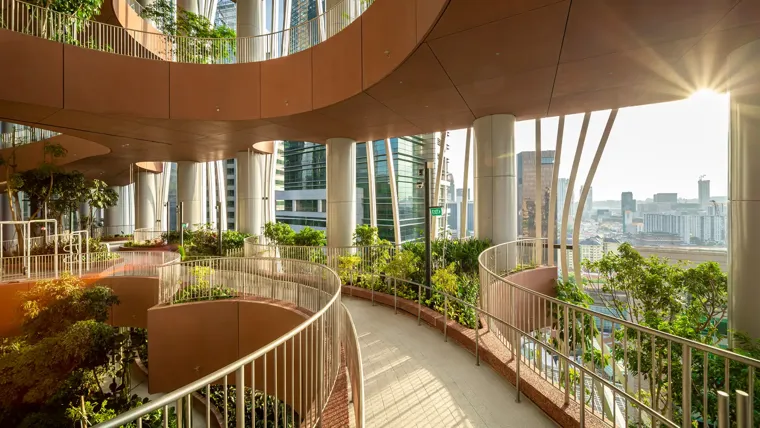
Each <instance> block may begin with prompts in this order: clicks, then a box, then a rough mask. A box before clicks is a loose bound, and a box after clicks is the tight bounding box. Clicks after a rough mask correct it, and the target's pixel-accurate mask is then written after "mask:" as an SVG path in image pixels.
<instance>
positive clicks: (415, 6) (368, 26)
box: [0, 0, 450, 174]
mask: <svg viewBox="0 0 760 428" xmlns="http://www.w3.org/2000/svg"><path fill="white" fill-rule="evenodd" d="M449 1H450V0H418V1H412V2H410V1H408V0H377V1H376V2H375V3H374V4H373V5H372V6H371V7H370V8H369V9H368V10H367V11H366V12H365V13H364V14H362V15H361V16H360V17H359V18H358V19H356V20H355V21H354V22H353V23H352V24H351V25H349V26H348V27H346V28H345V29H344V30H343V31H341V32H339V33H338V34H336V35H335V36H333V37H331V38H330V39H328V40H326V41H325V42H324V43H321V44H318V45H316V46H314V47H313V48H309V49H307V50H305V51H303V52H299V53H297V54H293V55H289V56H286V57H283V58H279V59H275V60H270V61H264V62H260V63H247V64H234V65H196V64H181V63H171V64H166V62H163V61H151V60H140V59H137V58H131V57H127V56H122V55H112V54H108V53H103V52H97V51H93V50H87V49H83V48H79V47H74V46H68V45H63V46H62V48H63V49H61V45H58V44H55V43H52V42H47V41H44V40H39V39H34V40H29V39H28V38H27V37H26V36H22V35H19V34H14V33H10V34H7V37H8V38H9V39H10V42H11V43H8V44H6V46H13V45H14V44H16V43H18V44H19V47H18V48H17V49H23V48H24V47H26V48H27V49H28V48H29V47H31V46H41V47H42V50H43V52H41V53H40V55H39V56H38V58H40V59H43V60H44V59H45V58H52V59H50V60H44V61H42V62H44V63H45V64H37V66H38V67H37V69H40V67H39V66H41V65H47V66H50V65H52V63H56V64H57V65H55V66H53V67H43V68H48V69H49V72H48V73H46V74H52V73H59V72H60V71H61V70H62V69H63V68H64V67H62V64H63V51H65V54H66V58H67V59H69V58H70V61H71V62H70V63H68V64H66V67H65V68H66V70H69V68H70V66H73V67H77V65H76V64H77V63H81V64H80V65H79V66H84V67H87V68H90V69H92V68H91V67H93V66H96V65H97V64H98V62H101V64H102V63H103V62H105V63H111V65H110V66H108V65H106V66H105V67H103V68H104V69H109V68H111V67H115V68H117V69H118V68H119V67H124V68H126V70H123V71H122V73H117V74H118V75H120V76H123V75H124V72H125V71H126V72H127V73H126V74H130V72H131V71H139V72H141V73H143V74H144V75H147V76H148V77H150V76H151V74H153V73H151V72H150V70H147V73H145V71H146V70H145V69H144V68H143V67H145V68H153V67H163V68H164V69H166V70H167V71H168V69H169V67H167V65H169V66H170V67H171V69H172V70H173V71H174V70H175V68H176V69H178V70H180V71H182V69H183V68H189V69H193V70H194V71H195V72H198V71H200V74H204V73H205V74H206V76H209V77H211V76H213V74H215V73H218V72H220V71H222V72H224V73H222V75H221V77H222V78H220V77H219V76H217V77H216V78H212V79H208V78H207V79H203V81H204V82H207V81H210V80H211V82H210V84H209V85H210V86H214V85H215V84H217V85H218V84H219V83H214V82H223V83H222V85H223V86H225V85H228V84H229V81H230V79H229V78H230V77H234V76H235V75H237V76H239V77H240V78H249V77H250V76H247V75H246V74H247V71H248V70H243V72H242V73H241V71H240V69H243V68H245V67H254V68H256V69H257V70H259V72H263V70H261V69H262V68H265V67H269V66H270V65H271V67H269V70H268V72H269V73H270V75H271V74H277V71H278V69H281V68H283V67H291V66H292V65H293V64H294V63H297V62H299V61H301V62H306V63H307V64H308V68H309V73H310V74H309V76H308V78H307V79H306V80H308V81H309V85H308V86H307V87H306V88H305V90H304V91H303V92H304V93H307V94H308V95H310V96H309V97H308V98H309V100H310V102H309V104H308V105H307V106H303V107H299V108H297V109H293V108H290V109H288V108H287V104H288V103H287V101H286V102H285V108H283V107H282V106H280V108H279V109H277V108H275V109H270V110H273V111H270V112H262V111H259V112H257V113H259V114H257V115H256V116H255V117H251V118H246V117H232V118H228V119H221V118H219V117H218V116H216V117H212V118H208V117H206V118H203V117H195V118H193V117H181V116H182V115H180V118H178V119H177V120H176V123H177V124H179V123H182V124H184V123H190V122H192V121H201V122H203V121H206V124H210V123H211V121H217V123H221V124H222V125H220V126H224V127H227V128H228V129H234V128H235V127H238V128H239V129H244V130H246V128H253V127H256V126H260V125H261V124H264V125H265V128H266V127H269V128H268V129H265V130H264V131H262V132H257V131H258V128H256V129H255V130H254V132H251V133H250V136H246V137H250V138H248V141H249V142H247V143H246V144H242V143H241V142H240V141H223V140H221V139H219V140H218V141H215V142H213V143H216V144H218V145H217V146H215V147H210V150H211V151H213V152H214V153H221V151H220V147H223V148H225V149H226V152H224V156H223V157H219V158H220V159H222V158H226V157H227V156H228V155H229V154H230V153H228V152H232V153H234V151H233V150H245V147H251V143H250V141H251V140H254V141H256V140H258V142H259V143H260V142H267V141H271V139H272V136H270V137H269V138H266V135H262V134H266V133H270V132H269V130H270V129H276V128H279V129H290V130H294V129H298V126H295V127H290V128H288V123H287V122H288V121H289V120H290V119H291V118H292V117H293V116H295V115H298V114H300V113H309V112H318V113H320V114H321V112H322V111H323V110H324V109H325V108H331V107H336V106H337V108H338V109H346V108H348V109H351V108H353V107H351V106H352V105H353V102H354V101H355V100H357V99H360V100H361V99H368V98H370V97H369V96H367V95H363V96H362V97H359V98H357V97H356V96H357V95H360V94H362V93H364V92H365V91H366V90H368V89H370V88H373V87H374V86H376V85H378V84H380V83H381V82H382V81H383V79H386V78H387V77H388V76H389V75H391V74H392V73H393V72H394V71H395V70H396V69H398V67H399V66H401V65H402V64H403V63H404V62H405V61H406V60H407V59H408V58H409V57H410V56H411V55H413V54H414V52H415V51H416V50H417V49H418V48H419V47H420V45H421V44H422V43H423V41H424V39H425V37H426V36H427V35H428V34H429V33H430V31H432V29H433V28H434V26H435V24H436V22H437V21H438V20H439V19H440V17H441V15H442V14H443V13H444V11H445V10H446V7H448V4H449ZM113 2H114V5H115V8H116V11H122V10H123V11H125V12H126V11H131V12H133V11H132V9H131V8H129V6H128V5H126V3H125V2H123V0H113ZM122 4H123V5H124V6H122ZM420 10H422V12H420ZM115 15H118V14H115ZM393 18H395V19H397V20H400V21H405V22H406V24H405V28H406V33H405V35H401V36H399V35H398V34H395V33H394V34H390V35H389V34H388V32H387V22H388V21H387V20H388V19H393ZM135 19H139V21H143V20H142V19H141V18H139V17H138V16H137V15H136V14H135ZM352 39H353V40H352ZM386 39H388V40H386ZM386 42H387V43H386ZM352 43H353V46H354V48H355V51H356V52H357V55H355V56H356V57H358V58H360V60H359V61H357V63H356V64H353V66H355V67H356V68H358V69H359V72H358V73H357V75H358V76H359V82H358V83H357V84H356V85H355V86H354V87H353V88H352V89H351V90H349V91H346V90H345V88H343V90H342V92H341V91H338V92H340V93H339V94H338V95H337V96H336V95H335V94H332V95H330V94H327V95H326V94H325V93H324V91H323V92H322V93H321V94H319V96H320V98H321V100H320V102H318V103H317V102H315V103H314V105H312V104H311V98H312V96H311V95H312V94H311V93H310V89H311V84H310V83H311V80H312V79H311V77H312V76H311V72H312V70H311V63H312V61H311V57H312V54H313V55H314V57H317V56H320V57H321V58H324V57H325V56H326V55H325V52H326V51H327V56H328V57H329V53H330V52H329V51H332V54H333V55H334V54H335V53H336V52H337V53H342V52H343V47H344V46H346V45H347V44H352ZM42 45H44V46H42ZM386 45H395V46H396V47H398V49H395V50H394V51H393V53H394V54H389V53H388V50H387V49H386V51H385V52H382V49H383V47H384V46H386ZM368 49H371V50H372V52H373V54H372V55H374V57H375V58H374V59H373V60H372V61H374V63H372V61H369V63H366V61H364V60H366V59H367V57H368V56H372V55H367V53H368V52H367V51H368ZM317 51H322V53H321V54H319V55H318V54H317ZM378 52H380V55H378ZM378 57H382V58H378ZM103 58H108V60H106V61H103ZM389 59H390V61H389ZM67 62H69V61H67ZM72 63H73V64H74V65H72ZM314 63H315V64H317V63H324V64H323V67H322V69H321V70H319V72H320V73H323V74H324V73H333V72H338V70H340V69H341V67H342V66H341V65H340V64H332V63H330V62H329V61H317V60H316V58H315V61H314ZM378 64H379V65H378ZM315 68H318V67H315ZM55 69H57V71H56V70H55ZM227 70H230V71H229V72H226V71H227ZM249 70H250V69H249ZM21 71H23V70H16V71H12V72H11V74H12V75H13V74H15V73H16V72H21ZM106 71H107V70H106ZM315 71H317V70H315ZM105 74H110V73H105ZM180 74H181V73H180ZM317 74H318V73H316V72H315V73H314V77H313V78H314V79H315V80H316V79H318V75H317ZM22 75H23V74H22ZM66 75H67V76H77V75H80V76H81V74H78V73H76V72H72V73H68V72H67V73H66ZM114 76H116V75H115V74H114V75H112V77H113V79H117V77H114ZM46 77H48V76H46ZM166 77H168V76H166ZM173 77H174V76H173ZM195 77H198V73H196V74H195ZM74 79H76V78H74ZM113 79H106V80H107V82H104V84H105V85H107V86H108V87H114V88H115V89H114V91H115V92H119V91H121V93H117V94H111V95H110V96H108V97H104V94H103V92H101V91H100V90H97V89H93V88H92V87H89V88H88V89H87V90H86V91H84V92H82V91H81V90H80V88H81V86H80V84H85V85H89V84H87V83H86V82H84V81H83V82H70V81H66V82H64V86H65V87H66V95H67V96H66V102H65V103H63V102H62V101H61V100H62V99H63V88H62V87H60V89H59V90H58V91H56V90H54V89H55V88H52V87H48V86H49V85H48V86H45V85H41V90H40V91H39V92H40V94H39V95H38V96H32V97H31V98H29V99H28V101H24V100H23V98H22V97H21V96H19V93H20V92H21V90H19V91H16V90H13V91H10V92H9V95H6V96H4V98H5V99H6V101H7V102H8V103H9V104H8V105H9V106H11V108H12V107H15V106H14V103H15V104H16V105H19V103H23V104H27V105H31V106H35V105H36V106H38V107H39V111H40V112H41V111H43V110H45V111H49V112H48V114H46V115H40V117H39V118H36V119H32V117H33V116H36V115H37V112H34V113H30V112H29V111H25V112H20V113H19V112H13V111H12V110H8V111H9V112H10V113H11V114H10V115H8V117H10V118H12V117H14V115H16V114H18V115H21V116H24V117H26V118H27V119H24V120H30V121H32V122H34V123H36V124H37V126H39V127H41V128H49V129H53V130H56V131H58V132H62V133H65V132H67V131H70V132H72V133H75V135H76V136H78V137H82V136H85V137H87V136H88V135H93V134H100V135H99V136H98V138H95V136H94V137H93V140H95V141H100V142H104V141H103V138H100V137H103V135H107V133H106V132H99V131H98V129H97V127H98V125H93V128H92V129H89V130H88V129H87V128H82V127H81V126H76V125H72V124H70V123H71V122H69V121H68V117H69V116H70V115H76V114H84V115H86V116H88V117H89V118H93V119H96V121H97V119H100V118H104V117H105V118H106V119H110V120H113V119H117V120H118V119H124V120H125V121H133V122H134V121H135V120H137V121H141V123H142V124H143V125H147V124H148V123H150V121H153V120H156V121H164V122H165V121H166V120H167V119H169V118H168V117H167V115H166V114H162V113H158V114H154V112H156V111H157V109H156V108H155V107H151V106H150V105H151V104H154V105H155V104H156V103H155V102H154V101H155V100H156V97H150V96H149V97H147V98H150V99H148V100H146V101H147V102H145V103H144V104H143V102H144V101H139V100H134V98H135V97H134V96H133V97H131V98H133V100H127V101H124V102H122V106H120V107H119V108H117V109H116V110H117V111H116V112H114V111H113V109H109V108H108V106H107V104H104V102H105V103H107V102H108V101H104V99H105V98H108V99H111V100H112V99H118V98H119V96H120V95H121V94H127V93H134V92H136V91H135V87H134V85H138V83H139V85H138V86H137V87H139V86H142V85H144V84H145V83H146V82H145V81H144V80H143V81H140V82H132V83H129V84H124V83H123V80H122V81H121V82H122V83H121V84H119V83H118V82H117V81H116V80H113ZM53 80H57V83H56V82H54V81H49V82H45V83H46V84H51V85H52V84H55V85H60V82H61V80H60V78H59V79H53ZM90 80H91V79H90ZM159 80H160V79H159ZM167 80H169V79H165V80H162V81H161V82H160V84H162V85H165V82H166V81H167ZM172 80H173V81H172V82H171V83H172V84H181V83H182V82H181V80H182V79H179V80H180V82H176V81H174V80H175V79H172ZM333 80H340V79H333ZM193 82H194V83H195V84H197V82H198V80H197V79H193ZM30 83H34V82H30ZM147 86H149V87H150V86H151V84H150V83H148V85H147ZM261 86H262V88H260V89H262V90H263V91H267V90H269V91H270V93H269V94H268V95H269V96H270V97H271V96H272V94H271V91H274V92H278V91H280V90H285V91H287V86H288V85H285V87H284V88H281V87H275V88H267V87H266V85H261ZM275 86H276V85H275ZM43 89H51V90H43ZM150 89H152V88H144V89H143V91H144V92H147V93H149V92H153V91H151V90H150ZM212 89H213V88H212ZM303 89H304V88H295V90H303ZM258 90H259V88H257V91H258ZM293 90H294V89H292V88H291V94H292V91H293ZM77 92H78V94H77ZM180 92H181V91H180ZM185 92H190V91H185ZM175 93H176V91H172V95H174V94H175ZM56 94H58V95H56ZM68 94H76V95H72V98H69V95H68ZM166 95H167V96H166V99H165V100H164V101H163V104H164V105H167V101H168V98H169V97H168V92H167V93H166ZM246 95H247V94H243V98H245V96H246ZM275 95H276V94H275ZM314 95H315V96H314V98H316V97H317V96H316V95H317V94H314ZM232 96H233V97H234V96H235V95H232ZM262 96H263V94H262ZM285 96H286V97H287V96H289V95H288V94H285ZM127 98H129V97H127ZM191 98H192V94H191ZM201 98H202V97H201ZM93 101H94V102H93ZM138 101H139V102H138ZM172 101H173V102H174V101H176V102H177V103H178V105H179V106H180V109H181V106H182V105H192V104H193V102H192V101H193V100H192V99H191V100H186V101H188V102H183V100H182V99H178V100H172ZM195 101H197V99H196V100H195ZM245 101H248V102H247V103H245V104H244V105H245V106H246V107H247V106H250V104H251V103H250V98H248V99H246V100H245ZM90 103H92V104H90ZM64 104H65V107H66V108H65V109H64V108H63V107H64ZM87 104H90V105H91V106H93V105H94V107H91V108H92V109H91V110H90V112H88V108H87V107H88V106H87ZM158 104H161V103H160V102H159V103H158ZM207 104H208V103H207ZM261 104H264V102H263V101H262V103H261ZM124 105H126V107H124ZM46 106H47V107H46ZM56 106H57V107H56ZM174 107H175V105H174V104H172V115H171V116H172V118H171V119H169V120H170V121H174V117H173V116H174ZM256 107H260V106H256ZM51 109H52V111H50V110H51ZM69 109H70V110H69ZM158 109H160V107H159V108H158ZM1 110H4V109H3V108H0V115H3V116H5V115H7V114H4V113H5V112H4V111H1ZM104 110H105V111H106V112H104ZM125 110H126V111H125ZM218 110H219V109H218V108H217V111H218ZM56 111H61V114H60V115H53V116H59V118H55V120H45V118H46V117H47V116H50V115H51V114H52V113H55V112H56ZM166 111H168V108H167V109H166ZM135 112H140V113H144V112H147V114H145V115H144V116H143V117H145V118H144V119H140V118H139V117H140V116H139V115H137V116H136V115H135ZM261 113H265V114H261ZM267 113H268V114H267ZM93 115H94V116H93ZM60 116H64V117H65V118H64V119H60ZM135 117H137V118H138V119H134V118H135ZM262 117H263V118H265V119H261V118H262ZM270 118H271V120H269V119H270ZM300 119H301V118H299V119H298V120H300ZM225 120H226V121H225ZM37 121H39V122H37ZM235 121H237V123H240V124H241V125H237V124H236V123H235ZM124 123H125V124H126V123H127V122H124ZM164 124H165V123H164ZM157 126H161V125H157ZM201 126H205V125H203V124H202V125H201ZM209 126H212V125H209ZM167 127H168V126H167ZM77 128H79V129H77ZM279 129H276V131H275V132H277V131H278V130H279ZM80 130H81V131H82V132H78V131H80ZM299 132H301V131H299ZM378 132H386V131H378ZM133 133H134V134H139V132H133ZM127 134H131V133H124V134H122V135H116V136H117V137H119V138H122V139H124V140H125V141H126V140H129V139H130V138H137V140H133V141H129V142H130V143H139V142H140V141H139V140H142V141H143V142H150V140H148V139H146V138H140V137H141V136H138V137H130V136H129V135H127ZM257 134H259V135H257ZM403 135H407V134H403ZM261 137H263V138H261ZM308 137H310V136H309V135H298V136H297V137H296V136H294V137H291V138H292V139H300V140H305V141H317V142H319V141H323V140H324V138H323V137H322V136H321V135H320V134H317V136H316V137H315V138H308ZM275 138H278V139H282V138H283V137H282V136H280V135H278V137H275ZM125 141H120V142H119V143H124V142H125ZM107 143H108V147H110V148H111V149H112V150H113V152H114V153H113V155H116V157H114V156H113V155H111V156H108V158H107V159H109V160H110V159H111V158H112V157H113V158H114V160H120V159H125V160H126V159H127V158H128V157H129V156H126V155H119V154H118V153H116V152H119V151H121V149H119V147H126V146H128V145H129V144H120V145H116V144H115V143H114V144H111V143H110V142H107ZM155 143H157V144H159V145H160V144H161V141H160V140H156V141H155ZM237 145H239V147H238V146H237ZM132 146H136V144H132ZM171 146H174V143H173V142H169V143H167V142H165V143H163V146H156V147H157V148H159V149H161V150H164V151H160V150H159V151H156V157H155V158H158V159H173V158H176V157H177V156H176V154H171V153H169V152H167V150H169V151H171V150H172V149H166V147H171ZM192 146H194V144H193V145H190V146H185V145H183V147H182V149H184V147H192ZM233 146H234V147H233ZM162 147H163V148H162ZM176 147H180V146H179V145H177V146H176ZM261 147H263V146H261ZM202 149H203V150H204V153H205V151H208V150H209V147H208V145H204V147H202ZM197 150H200V149H197ZM259 150H260V151H262V152H266V151H270V150H267V149H264V148H261V149H259ZM153 151H154V150H153V149H151V150H150V152H153ZM193 155H194V156H195V157H198V153H193ZM201 157H203V156H201ZM205 157H208V156H205ZM155 158H154V159H155ZM143 159H144V157H143ZM137 160H138V159H134V157H133V158H131V159H129V162H125V165H128V164H131V163H133V162H135V161H137ZM198 160H199V161H201V160H202V159H200V158H199V159H198ZM208 160H210V159H208ZM104 161H105V159H104ZM121 166H123V165H121ZM122 169H124V168H122ZM101 174H102V172H101Z"/></svg>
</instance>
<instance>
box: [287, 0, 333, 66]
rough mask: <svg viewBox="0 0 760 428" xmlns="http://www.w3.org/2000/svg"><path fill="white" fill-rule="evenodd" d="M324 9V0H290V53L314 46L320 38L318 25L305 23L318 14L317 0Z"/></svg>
mask: <svg viewBox="0 0 760 428" xmlns="http://www.w3.org/2000/svg"><path fill="white" fill-rule="evenodd" d="M318 1H319V2H321V8H322V10H325V9H324V7H325V3H324V0H291V10H290V33H289V34H290V53H291V54H293V53H296V52H300V51H302V50H304V49H307V48H310V47H311V46H314V45H315V44H316V43H318V42H319V40H320V30H324V29H320V28H319V26H318V25H310V24H306V23H307V22H308V21H309V20H311V19H314V18H316V17H317V15H319V9H320V8H319V7H318V5H317V2H318Z"/></svg>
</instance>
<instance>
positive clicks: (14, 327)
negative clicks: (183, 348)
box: [0, 276, 158, 337]
mask: <svg viewBox="0 0 760 428" xmlns="http://www.w3.org/2000/svg"><path fill="white" fill-rule="evenodd" d="M83 280H84V281H85V283H86V284H87V286H93V285H103V286H106V287H110V288H111V289H113V291H114V294H116V295H117V296H118V297H119V304H118V305H114V306H113V307H112V308H111V314H110V317H109V324H111V325H113V326H116V327H139V328H146V327H147V326H148V309H149V308H151V307H153V306H155V305H156V304H157V303H158V278H150V277H135V276H122V277H119V276H115V277H102V278H97V277H88V278H83ZM34 284H35V282H34V281H25V282H17V283H7V284H0V337H10V336H13V335H16V334H19V333H20V332H21V325H22V319H21V301H20V299H19V293H20V292H25V291H29V289H30V288H31V287H32V286H34Z"/></svg>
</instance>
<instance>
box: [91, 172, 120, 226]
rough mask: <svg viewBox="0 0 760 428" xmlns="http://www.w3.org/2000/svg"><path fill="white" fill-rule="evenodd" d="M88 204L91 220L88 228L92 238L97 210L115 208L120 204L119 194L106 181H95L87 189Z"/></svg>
mask: <svg viewBox="0 0 760 428" xmlns="http://www.w3.org/2000/svg"><path fill="white" fill-rule="evenodd" d="M86 202H87V204H88V205H89V207H90V218H89V221H88V225H87V226H88V229H90V236H92V234H93V229H92V227H93V221H92V220H93V217H94V211H95V209H106V208H111V207H113V206H115V205H116V204H117V203H118V202H119V194H118V193H117V192H116V191H115V190H113V189H111V188H110V187H108V184H106V183H105V182H104V181H101V180H98V179H94V180H92V183H91V184H90V187H89V188H88V189H87V193H86Z"/></svg>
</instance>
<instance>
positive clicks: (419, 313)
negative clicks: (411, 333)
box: [417, 284, 422, 325]
mask: <svg viewBox="0 0 760 428" xmlns="http://www.w3.org/2000/svg"><path fill="white" fill-rule="evenodd" d="M417 325H422V284H417Z"/></svg>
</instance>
